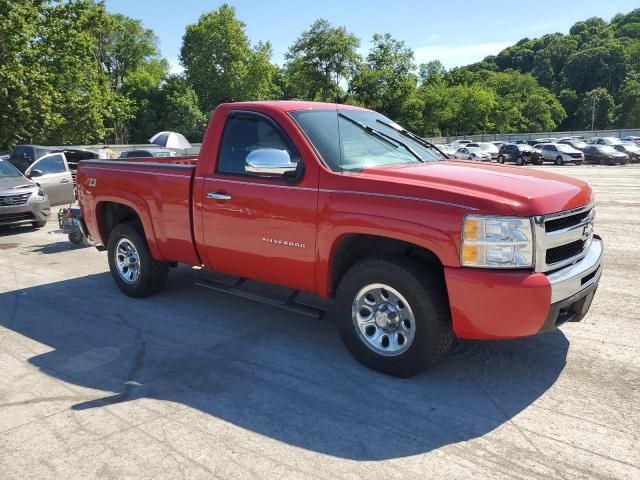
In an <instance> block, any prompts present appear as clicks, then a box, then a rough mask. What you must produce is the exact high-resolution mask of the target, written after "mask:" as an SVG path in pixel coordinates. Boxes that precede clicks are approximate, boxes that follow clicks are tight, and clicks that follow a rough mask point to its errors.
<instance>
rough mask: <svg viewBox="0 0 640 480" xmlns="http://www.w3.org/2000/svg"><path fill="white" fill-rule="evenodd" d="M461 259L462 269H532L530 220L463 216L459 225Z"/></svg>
mask: <svg viewBox="0 0 640 480" xmlns="http://www.w3.org/2000/svg"><path fill="white" fill-rule="evenodd" d="M461 257H462V259H461V262H462V266H464V267H482V268H528V267H532V266H533V228H532V226H531V219H530V218H515V217H482V216H479V215H467V216H466V217H465V219H464V224H463V226H462V255H461Z"/></svg>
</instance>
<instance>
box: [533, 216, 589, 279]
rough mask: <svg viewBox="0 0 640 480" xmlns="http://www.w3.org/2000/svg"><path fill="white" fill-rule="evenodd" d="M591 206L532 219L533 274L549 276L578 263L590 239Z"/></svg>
mask: <svg viewBox="0 0 640 480" xmlns="http://www.w3.org/2000/svg"><path fill="white" fill-rule="evenodd" d="M595 213H596V211H595V209H594V208H593V205H592V204H589V205H585V206H584V207H580V208H574V209H572V210H567V211H564V212H559V213H552V214H550V215H545V216H541V217H536V218H535V219H534V223H535V236H536V265H535V268H536V271H538V272H550V271H554V270H558V269H561V268H563V267H565V266H567V265H571V264H572V263H575V262H576V261H578V260H580V259H581V258H582V257H583V256H584V255H585V253H586V249H587V248H588V247H589V245H590V244H591V240H592V239H593V220H594V218H595Z"/></svg>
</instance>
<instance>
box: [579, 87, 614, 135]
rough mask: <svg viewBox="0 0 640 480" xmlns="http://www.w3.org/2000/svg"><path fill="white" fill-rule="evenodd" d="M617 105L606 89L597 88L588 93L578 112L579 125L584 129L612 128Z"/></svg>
mask: <svg viewBox="0 0 640 480" xmlns="http://www.w3.org/2000/svg"><path fill="white" fill-rule="evenodd" d="M614 107H615V103H614V100H613V97H612V96H611V94H610V93H609V92H608V91H607V89H606V88H602V87H599V88H595V89H593V90H591V91H589V92H587V93H586V94H585V95H584V97H583V98H582V101H581V102H580V107H579V108H578V111H577V114H576V115H577V117H578V124H579V125H581V126H582V128H587V129H591V130H594V129H598V128H610V127H611V126H612V124H613V115H614Z"/></svg>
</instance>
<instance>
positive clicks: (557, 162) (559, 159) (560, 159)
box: [556, 155, 564, 165]
mask: <svg viewBox="0 0 640 480" xmlns="http://www.w3.org/2000/svg"><path fill="white" fill-rule="evenodd" d="M556 165H564V160H563V159H562V157H561V156H560V155H558V156H557V157H556Z"/></svg>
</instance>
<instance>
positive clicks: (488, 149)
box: [467, 142, 500, 160]
mask: <svg viewBox="0 0 640 480" xmlns="http://www.w3.org/2000/svg"><path fill="white" fill-rule="evenodd" d="M467 147H478V148H479V149H480V150H482V151H483V152H484V153H488V154H489V155H490V156H491V160H497V159H498V152H499V151H500V149H499V148H498V147H496V146H495V145H494V144H493V143H491V142H476V143H469V144H468V145H467Z"/></svg>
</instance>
